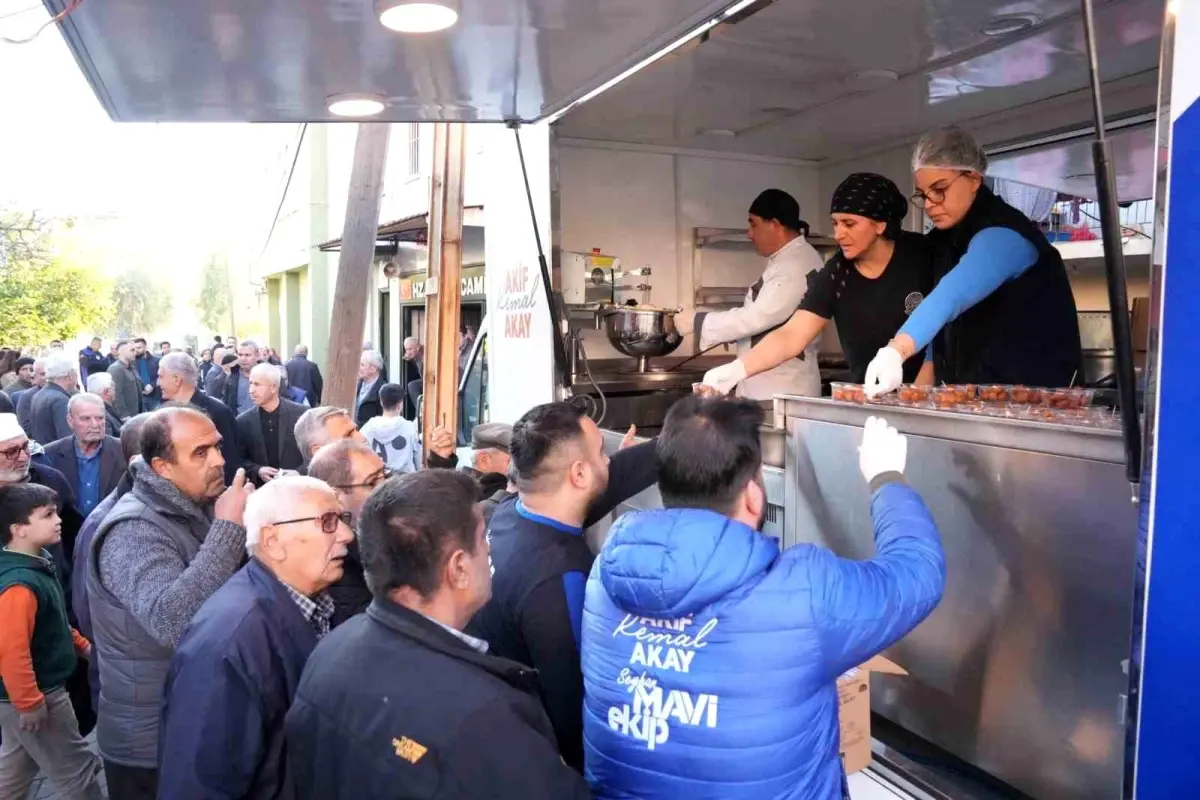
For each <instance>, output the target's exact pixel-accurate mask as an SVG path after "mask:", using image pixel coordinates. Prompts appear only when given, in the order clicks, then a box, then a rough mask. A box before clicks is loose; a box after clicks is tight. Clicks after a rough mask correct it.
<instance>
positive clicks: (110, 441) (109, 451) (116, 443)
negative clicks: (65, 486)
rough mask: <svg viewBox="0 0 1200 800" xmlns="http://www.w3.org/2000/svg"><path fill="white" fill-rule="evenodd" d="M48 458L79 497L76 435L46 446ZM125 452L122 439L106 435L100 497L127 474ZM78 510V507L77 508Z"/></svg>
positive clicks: (102, 452)
mask: <svg viewBox="0 0 1200 800" xmlns="http://www.w3.org/2000/svg"><path fill="white" fill-rule="evenodd" d="M46 460H47V461H49V462H50V466H52V467H54V468H55V469H56V470H58V471H59V472H61V473H62V474H63V477H64V478H66V479H67V482H68V483H70V484H71V490H72V491H73V492H75V497H76V501H78V497H79V462H78V461H76V460H75V436H74V434H72V435H71V436H67V437H65V438H62V439H59V440H58V441H57V442H54V443H52V444H49V445H47V446H46ZM126 466H128V465H127V464H126V463H125V454H124V453H123V452H121V440H120V439H116V438H114V437H112V436H106V437H105V438H104V441H103V442H102V443H101V445H100V499H101V500H103V499H104V498H106V497H108V495H109V493H110V492H112V490H113V489H115V488H117V483H118V482H119V481H120V480H121V476H122V475H124V474H125V468H126ZM77 510H78V509H77ZM81 513H82V512H81Z"/></svg>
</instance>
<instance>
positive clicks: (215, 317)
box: [196, 256, 232, 331]
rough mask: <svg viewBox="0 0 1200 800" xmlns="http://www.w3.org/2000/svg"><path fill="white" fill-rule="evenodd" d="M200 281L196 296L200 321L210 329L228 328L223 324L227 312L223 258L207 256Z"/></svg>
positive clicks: (225, 271) (225, 269) (227, 284)
mask: <svg viewBox="0 0 1200 800" xmlns="http://www.w3.org/2000/svg"><path fill="white" fill-rule="evenodd" d="M201 281H202V282H201V284H200V296H199V297H197V298H196V311H198V312H199V313H200V321H201V322H203V323H204V327H206V328H207V329H208V330H210V331H221V330H228V329H229V328H226V327H225V326H224V323H225V320H226V318H227V314H228V313H229V271H228V268H227V267H226V264H225V260H224V259H223V258H222V259H220V260H218V259H217V257H216V256H213V257H211V258H209V260H208V263H207V264H205V265H204V273H203V275H202V277H201ZM230 327H232V326H230Z"/></svg>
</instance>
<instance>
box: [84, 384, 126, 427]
mask: <svg viewBox="0 0 1200 800" xmlns="http://www.w3.org/2000/svg"><path fill="white" fill-rule="evenodd" d="M87 390H88V394H94V395H96V396H97V397H99V398H100V399H101V400H103V401H104V428H105V432H106V433H107V434H108V435H109V436H120V435H121V415H120V414H118V413H117V408H116V406H114V405H113V403H114V402H115V401H116V399H117V385H116V383H115V382H114V381H113V377H112V375H109V374H108V373H107V372H94V373H92V374H91V375H88V377H87Z"/></svg>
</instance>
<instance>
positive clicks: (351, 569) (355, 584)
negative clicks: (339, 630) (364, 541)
mask: <svg viewBox="0 0 1200 800" xmlns="http://www.w3.org/2000/svg"><path fill="white" fill-rule="evenodd" d="M327 591H328V592H329V597H330V598H332V600H333V618H332V619H331V620H330V621H329V624H330V625H332V626H333V627H335V628H336V627H337V626H338V625H341V624H342V623H343V622H345V621H346V620H348V619H350V618H351V617H353V616H355V615H356V614H361V613H362V612H364V611H366V610H367V606H369V605H371V590H370V589H369V588H368V587H367V578H366V576H365V575H364V574H363V566H362V553H360V552H358V539H355V540H354V541H353V542H351V543H350V546H349V547H347V548H346V558H345V559H343V561H342V577H340V578H338V581H337V583H335V584H333V585H332V586H330V587H329V589H328V590H327Z"/></svg>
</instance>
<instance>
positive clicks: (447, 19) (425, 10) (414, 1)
mask: <svg viewBox="0 0 1200 800" xmlns="http://www.w3.org/2000/svg"><path fill="white" fill-rule="evenodd" d="M375 10H376V11H377V12H378V14H379V23H380V24H381V25H383V27H385V28H388V29H389V30H393V31H397V32H398V33H434V32H435V31H444V30H446V28H449V27H451V26H452V25H454V23H456V22H458V0H376V3H375Z"/></svg>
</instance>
